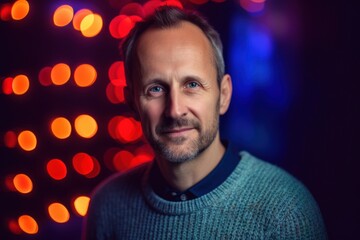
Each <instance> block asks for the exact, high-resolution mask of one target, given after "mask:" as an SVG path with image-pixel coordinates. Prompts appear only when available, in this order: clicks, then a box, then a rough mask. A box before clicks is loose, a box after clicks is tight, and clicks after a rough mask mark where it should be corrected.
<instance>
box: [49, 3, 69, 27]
mask: <svg viewBox="0 0 360 240" xmlns="http://www.w3.org/2000/svg"><path fill="white" fill-rule="evenodd" d="M73 16H74V9H73V8H72V7H71V6H70V5H61V6H60V7H58V8H57V9H56V10H55V12H54V16H53V21H54V24H55V26H58V27H64V26H66V25H68V24H69V23H70V22H71V20H72V19H73Z"/></svg>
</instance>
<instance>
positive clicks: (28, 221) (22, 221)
mask: <svg viewBox="0 0 360 240" xmlns="http://www.w3.org/2000/svg"><path fill="white" fill-rule="evenodd" d="M18 224H19V227H20V228H21V230H23V231H24V232H25V233H27V234H36V233H37V232H38V231H39V226H38V224H37V222H36V220H35V219H34V218H33V217H31V216H29V215H22V216H20V217H19V218H18Z"/></svg>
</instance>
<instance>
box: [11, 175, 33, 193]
mask: <svg viewBox="0 0 360 240" xmlns="http://www.w3.org/2000/svg"><path fill="white" fill-rule="evenodd" d="M13 183H14V187H15V189H16V190H17V191H19V192H20V193H23V194H27V193H30V192H31V191H32V190H33V182H32V181H31V178H30V177H29V176H28V175H26V174H24V173H20V174H17V175H16V176H15V177H14V179H13Z"/></svg>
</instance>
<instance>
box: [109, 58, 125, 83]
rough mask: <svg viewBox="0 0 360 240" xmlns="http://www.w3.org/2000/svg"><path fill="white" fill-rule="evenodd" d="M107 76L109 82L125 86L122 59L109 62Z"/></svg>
mask: <svg viewBox="0 0 360 240" xmlns="http://www.w3.org/2000/svg"><path fill="white" fill-rule="evenodd" d="M108 76H109V79H110V82H111V83H112V84H114V85H116V86H126V78H125V69H124V62H123V61H116V62H114V63H112V64H111V66H110V68H109V71H108Z"/></svg>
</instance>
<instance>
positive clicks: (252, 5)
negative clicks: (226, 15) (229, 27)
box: [240, 0, 265, 13]
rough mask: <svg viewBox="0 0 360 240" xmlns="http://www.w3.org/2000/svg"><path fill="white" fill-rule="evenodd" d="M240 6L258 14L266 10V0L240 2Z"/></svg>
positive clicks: (241, 0)
mask: <svg viewBox="0 0 360 240" xmlns="http://www.w3.org/2000/svg"><path fill="white" fill-rule="evenodd" d="M240 6H241V7H242V8H244V9H245V10H246V11H248V12H249V13H257V12H261V11H262V10H264V7H265V0H240Z"/></svg>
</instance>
